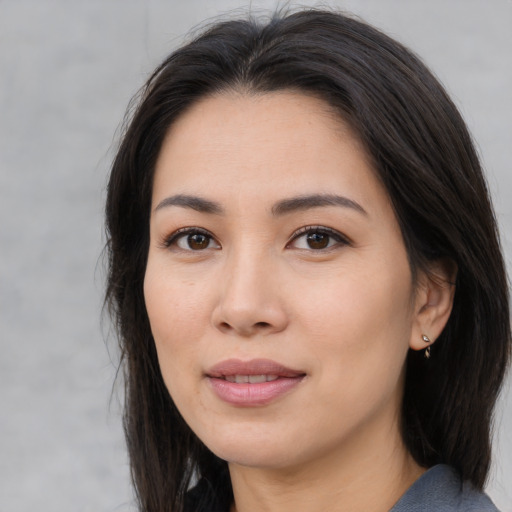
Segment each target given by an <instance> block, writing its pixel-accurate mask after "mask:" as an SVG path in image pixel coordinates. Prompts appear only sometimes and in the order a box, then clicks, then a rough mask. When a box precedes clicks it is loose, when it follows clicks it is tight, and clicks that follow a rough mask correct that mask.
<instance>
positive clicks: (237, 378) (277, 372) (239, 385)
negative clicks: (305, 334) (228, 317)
mask: <svg viewBox="0 0 512 512" xmlns="http://www.w3.org/2000/svg"><path fill="white" fill-rule="evenodd" d="M305 376H306V373H305V372H303V371H300V370H294V369H291V368H287V367H285V366H283V365H281V364H279V363H277V362H275V361H271V360H269V359H253V360H251V361H241V360H239V359H229V360H226V361H222V362H221V363H218V364H216V365H215V366H213V367H212V368H210V370H209V371H208V372H207V373H206V377H207V379H208V381H209V383H210V386H211V389H212V390H213V391H214V392H215V394H216V395H217V397H218V398H220V399H221V400H222V401H224V402H227V403H228V404H231V405H235V406H239V407H254V406H262V405H267V404H269V403H271V402H273V401H274V400H276V399H278V398H279V397H281V396H282V395H284V394H287V393H288V392H290V391H292V390H293V389H294V388H295V387H296V386H297V385H298V384H300V383H301V382H302V380H303V379H304V377H305Z"/></svg>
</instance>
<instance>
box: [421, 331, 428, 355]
mask: <svg viewBox="0 0 512 512" xmlns="http://www.w3.org/2000/svg"><path fill="white" fill-rule="evenodd" d="M421 339H422V340H423V341H424V342H425V343H430V338H429V337H428V336H427V335H426V334H423V335H422V336H421ZM424 356H425V359H430V345H429V346H428V347H427V348H426V349H425V353H424Z"/></svg>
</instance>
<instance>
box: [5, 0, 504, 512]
mask: <svg viewBox="0 0 512 512" xmlns="http://www.w3.org/2000/svg"><path fill="white" fill-rule="evenodd" d="M306 4H307V5H312V4H313V2H303V5H306ZM330 5H333V6H338V7H342V8H345V9H347V10H350V11H353V12H355V13H357V14H358V15H360V16H362V17H363V18H364V19H366V20H367V21H369V22H372V23H374V24H376V25H377V26H379V27H381V28H383V29H384V30H386V31H387V32H388V33H390V34H391V35H393V36H395V37H397V38H398V39H400V40H401V41H403V42H405V43H406V44H408V45H410V46H411V47H412V48H413V49H414V50H416V51H417V52H418V53H419V54H420V55H421V56H422V57H423V58H424V59H425V60H426V62H427V63H428V64H429V65H430V66H431V67H432V68H433V69H434V70H435V72H436V73H437V75H438V76H439V77H440V78H441V80H442V81H443V82H444V83H445V85H446V86H447V88H448V90H449V91H450V93H451V94H452V96H453V98H454V99H455V101H456V103H457V104H458V105H459V106H460V108H461V110H462V112H463V114H464V116H465V118H466V120H467V122H468V124H469V126H470V128H471V130H472V132H473V134H474V136H475V138H476V140H477V142H478V144H479V148H480V150H481V154H482V157H483V160H484V163H485V166H486V169H487V172H488V179H489V183H490V187H491V189H492V192H493V195H494V198H495V205H496V211H497V215H498V219H499V222H500V225H501V229H502V235H503V243H504V246H505V248H506V251H507V262H508V264H509V268H510V263H511V256H512V252H511V251H512V202H511V201H510V199H509V197H510V194H511V192H512V182H511V181H512V175H511V174H510V165H511V163H510V162H511V151H510V146H511V143H512V140H511V130H510V123H511V117H512V115H511V114H512V100H511V92H510V91H512V63H511V60H510V54H511V50H512V29H511V27H512V2H511V1H510V0H461V1H453V0H451V1H450V0H444V1H441V0H428V1H426V0H425V1H420V0H416V1H405V0H380V1H378V0H361V1H341V0H340V1H338V2H331V3H330ZM247 6H248V3H247V2H243V1H235V0H233V1H228V0H223V1H215V2H213V1H199V0H188V1H185V2H178V1H165V2H164V1H151V2H149V1H146V2H143V1H134V0H122V1H121V0H109V1H90V0H89V1H87V2H86V1H83V2H79V1H70V0H67V1H50V0H37V1H35V0H34V1H28V0H18V1H14V0H12V1H9V0H0V263H1V265H0V327H1V335H0V336H1V338H0V410H1V416H0V512H17V511H32V510H37V511H39V512H46V511H48V512H50V511H51V512H55V511H80V512H88V511H91V512H92V511H95V512H99V511H128V510H131V505H130V504H131V502H132V495H131V490H130V487H129V483H128V465H127V460H126V454H125V449H124V444H123V443H124V441H123V439H122V429H121V425H120V406H119V403H120V393H119V390H118V391H117V392H116V393H114V395H113V398H112V400H110V393H111V389H112V383H113V380H114V376H115V366H116V359H117V352H116V345H115V340H113V339H112V338H110V339H109V340H107V342H105V340H106V338H108V323H107V324H106V327H105V325H104V326H103V328H102V327H101V324H100V314H101V300H102V299H101V296H102V291H103V279H104V276H103V272H102V270H101V269H102V266H101V259H100V253H101V249H102V244H103V241H104V240H103V234H102V203H103V200H104V196H105V182H106V175H107V172H108V167H109V162H110V160H111V157H112V153H113V147H115V142H114V141H115V140H116V138H115V133H116V130H117V128H118V125H119V123H120V120H121V118H122V116H123V113H124V110H125V107H126V105H127V103H128V101H129V99H130V97H131V96H132V94H133V93H134V92H135V91H136V90H137V88H138V87H139V86H140V85H141V84H142V83H143V81H144V79H145V78H146V77H147V76H148V73H149V72H150V71H151V70H152V68H153V67H154V66H155V65H156V64H157V63H158V62H159V61H160V60H161V59H162V58H163V57H164V56H165V55H166V54H167V53H168V52H169V51H170V49H171V48H173V47H174V46H176V45H177V44H179V42H180V41H182V37H183V35H184V34H185V33H186V32H187V31H188V29H189V28H191V27H193V26H195V25H196V24H198V23H199V22H200V21H201V20H203V19H204V18H206V17H211V16H216V15H218V14H220V13H223V12H226V11H228V10H230V9H234V8H239V7H247ZM274 6H275V2H274V1H271V0H269V1H266V2H265V1H262V2H253V3H252V7H253V9H254V8H256V7H267V8H273V7H274ZM109 353H110V355H109ZM496 427H497V428H496V430H497V436H496V439H495V453H496V458H495V463H494V466H493V479H492V482H491V484H490V486H489V493H490V494H491V496H492V497H493V499H494V500H495V501H496V503H497V504H498V505H499V506H500V507H501V508H502V510H503V511H504V512H511V511H512V396H511V393H510V378H509V381H508V387H507V389H506V391H505V393H504V394H503V396H502V400H501V404H500V409H499V414H498V416H497V421H496Z"/></svg>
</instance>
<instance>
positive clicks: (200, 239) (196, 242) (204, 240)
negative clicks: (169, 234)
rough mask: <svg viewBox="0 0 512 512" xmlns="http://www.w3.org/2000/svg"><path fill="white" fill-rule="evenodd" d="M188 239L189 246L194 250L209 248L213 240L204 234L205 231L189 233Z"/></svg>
mask: <svg viewBox="0 0 512 512" xmlns="http://www.w3.org/2000/svg"><path fill="white" fill-rule="evenodd" d="M186 239H187V244H188V246H189V248H190V249H192V250H193V251H200V250H202V249H207V248H208V246H209V245H210V240H211V238H210V237H209V236H207V235H204V234H203V233H194V234H192V235H188V236H187V237H186Z"/></svg>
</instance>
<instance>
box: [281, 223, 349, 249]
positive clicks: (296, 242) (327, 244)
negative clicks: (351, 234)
mask: <svg viewBox="0 0 512 512" xmlns="http://www.w3.org/2000/svg"><path fill="white" fill-rule="evenodd" d="M349 243H350V242H349V241H348V239H347V238H346V237H344V236H343V235H342V234H341V233H339V232H338V231H335V230H334V229H331V228H327V227H324V226H306V227H304V228H301V229H299V231H297V232H296V233H295V234H294V235H293V236H292V240H291V241H290V243H289V244H288V246H287V247H292V248H293V249H306V250H313V251H321V250H325V249H330V248H331V247H335V246H337V245H348V244H349Z"/></svg>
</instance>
